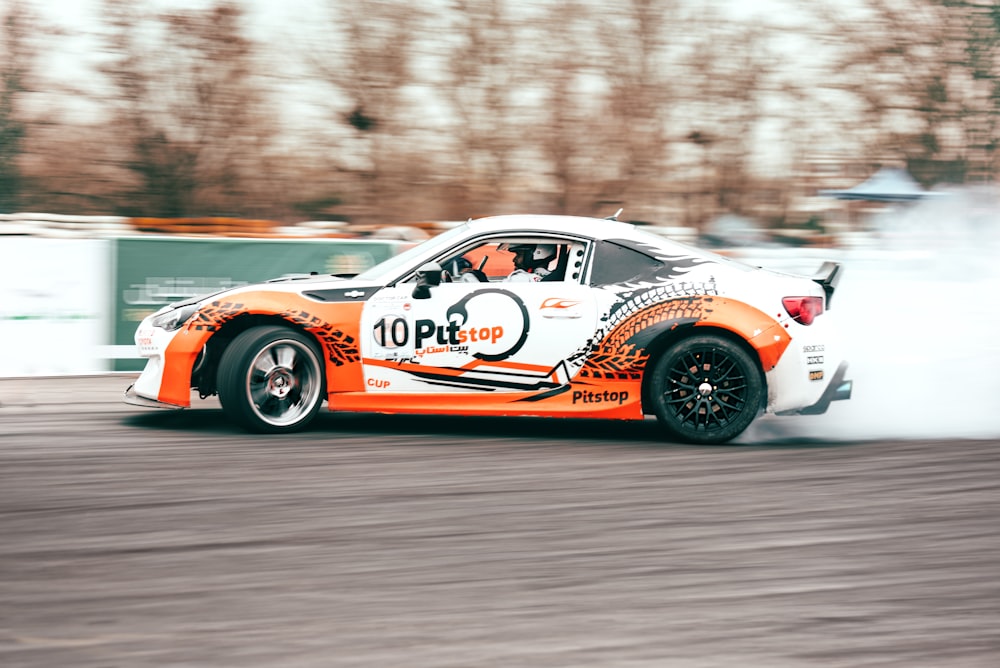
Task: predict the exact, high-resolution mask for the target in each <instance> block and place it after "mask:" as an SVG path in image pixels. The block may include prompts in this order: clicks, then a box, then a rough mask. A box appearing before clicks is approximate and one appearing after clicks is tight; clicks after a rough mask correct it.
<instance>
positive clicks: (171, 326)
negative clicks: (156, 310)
mask: <svg viewBox="0 0 1000 668" xmlns="http://www.w3.org/2000/svg"><path fill="white" fill-rule="evenodd" d="M197 310H198V304H187V305H185V306H181V307H179V308H174V309H170V310H169V311H165V312H163V313H160V314H159V315H157V316H155V317H154V318H153V327H159V328H160V329H165V330H166V331H168V332H172V331H174V330H175V329H180V327H181V325H183V324H184V323H185V322H187V321H188V319H189V318H190V317H191V316H192V315H194V312H195V311H197Z"/></svg>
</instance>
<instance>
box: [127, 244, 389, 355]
mask: <svg viewBox="0 0 1000 668" xmlns="http://www.w3.org/2000/svg"><path fill="white" fill-rule="evenodd" d="M403 247H405V244H402V243H401V242H396V241H366V240H354V239H310V240H308V241H299V240H296V239H176V238H160V237H144V238H140V237H136V238H121V239H115V240H114V249H113V258H114V262H115V271H114V278H113V286H114V291H115V292H114V295H112V299H111V304H112V322H113V323H114V331H113V332H112V337H113V341H114V345H115V346H132V345H133V344H134V340H133V336H134V334H135V329H136V327H137V326H138V324H139V322H140V321H141V320H142V319H143V318H145V317H146V316H147V315H149V314H150V313H153V312H154V311H156V310H158V309H159V308H160V307H161V306H163V305H164V304H169V303H170V302H174V301H178V300H181V299H186V298H188V297H194V296H197V295H202V294H208V293H211V292H217V291H218V290H221V289H224V288H228V287H234V286H238V285H245V284H247V283H257V282H260V281H266V280H268V279H271V278H278V277H280V276H285V275H288V274H308V273H309V272H313V271H315V272H318V273H320V274H344V273H358V272H361V271H364V270H365V269H367V268H369V267H371V266H374V265H376V264H378V263H379V262H382V261H384V260H386V259H388V258H390V257H392V256H393V255H395V254H396V253H397V252H398V251H399V250H400V249H401V248H403ZM144 365H145V360H141V359H138V358H136V359H116V360H114V363H113V369H114V370H115V371H139V370H141V369H142V368H143V366H144Z"/></svg>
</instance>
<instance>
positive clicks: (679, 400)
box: [650, 335, 765, 445]
mask: <svg viewBox="0 0 1000 668" xmlns="http://www.w3.org/2000/svg"><path fill="white" fill-rule="evenodd" d="M764 391H765V390H764V380H763V378H762V376H761V373H760V370H759V368H758V366H757V363H756V362H755V361H754V359H753V357H752V356H751V355H750V353H748V352H747V351H746V350H745V349H744V348H742V347H741V346H739V345H738V344H736V343H734V342H733V341H730V340H728V339H725V338H723V337H719V336H712V335H701V336H692V337H689V338H686V339H684V340H682V341H679V342H678V343H676V344H674V345H673V346H672V347H671V348H669V349H668V350H667V351H666V352H665V353H664V354H663V355H662V356H661V357H660V359H659V360H658V361H657V362H656V365H655V366H654V368H653V377H652V382H651V386H650V397H651V398H652V403H653V409H654V412H655V414H656V418H657V420H658V421H659V423H660V426H661V427H662V428H663V429H664V430H665V431H666V432H667V434H668V435H669V436H670V437H672V438H674V439H677V440H679V441H683V442H685V443H694V444H698V445H716V444H720V443H725V442H727V441H730V440H732V439H734V438H736V437H737V436H739V435H740V434H742V433H743V431H744V430H745V429H746V428H747V427H749V426H750V423H751V422H753V421H754V419H755V418H756V417H757V415H758V413H759V412H760V407H761V404H762V400H763V396H764Z"/></svg>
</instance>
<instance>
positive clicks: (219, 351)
mask: <svg viewBox="0 0 1000 668" xmlns="http://www.w3.org/2000/svg"><path fill="white" fill-rule="evenodd" d="M263 326H278V327H286V328H288V329H290V330H294V331H296V332H299V333H301V334H304V335H305V336H307V337H308V338H309V340H311V341H312V342H313V343H314V344H315V346H316V350H317V352H319V354H320V359H321V361H322V359H323V356H324V345H323V341H321V340H320V339H319V337H317V336H316V334H315V332H311V331H309V329H307V328H306V327H305V326H303V325H302V324H301V323H298V322H295V321H293V320H289V319H287V318H283V317H281V316H280V315H276V314H263V313H243V314H240V315H238V316H236V317H235V318H232V319H230V320H227V321H225V322H224V323H222V324H221V325H219V327H218V329H217V330H216V331H215V332H213V333H212V336H211V337H210V338H209V339H208V340H207V341H206V342H205V347H204V348H203V349H202V351H201V353H199V355H198V358H197V360H196V361H195V366H194V368H193V369H192V372H191V387H192V388H195V389H197V390H198V392H199V393H200V394H201V396H202V397H207V396H209V395H213V394H216V393H217V392H218V387H216V382H217V375H218V369H219V361H220V360H221V359H222V355H223V354H224V353H225V351H226V349H227V348H228V347H229V345H230V344H231V343H232V342H233V341H234V340H235V339H236V337H238V336H239V335H240V334H242V333H243V332H245V331H247V330H248V329H252V328H254V327H263Z"/></svg>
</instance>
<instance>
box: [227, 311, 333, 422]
mask: <svg viewBox="0 0 1000 668" xmlns="http://www.w3.org/2000/svg"><path fill="white" fill-rule="evenodd" d="M323 385H324V384H323V364H322V357H321V356H320V353H319V350H318V349H317V347H316V344H315V343H314V342H313V341H312V340H311V339H310V338H309V337H307V336H306V335H305V334H302V333H301V332H298V331H296V330H293V329H289V328H287V327H254V328H252V329H248V330H247V331H245V332H243V333H242V334H240V335H239V336H237V337H236V339H234V340H233V342H232V343H231V344H230V345H229V347H228V348H226V350H225V352H224V353H223V354H222V359H221V360H220V361H219V376H218V389H219V400H220V402H221V403H222V409H223V412H224V413H225V414H226V416H227V417H228V418H230V419H231V420H233V421H234V422H236V423H238V424H240V425H242V426H243V427H246V428H247V429H249V430H251V431H257V432H269V433H281V432H291V431H298V430H300V429H302V428H304V427H305V426H306V425H308V424H309V422H311V421H312V419H313V418H314V417H315V416H316V413H317V412H319V408H320V406H321V405H322V403H323Z"/></svg>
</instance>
